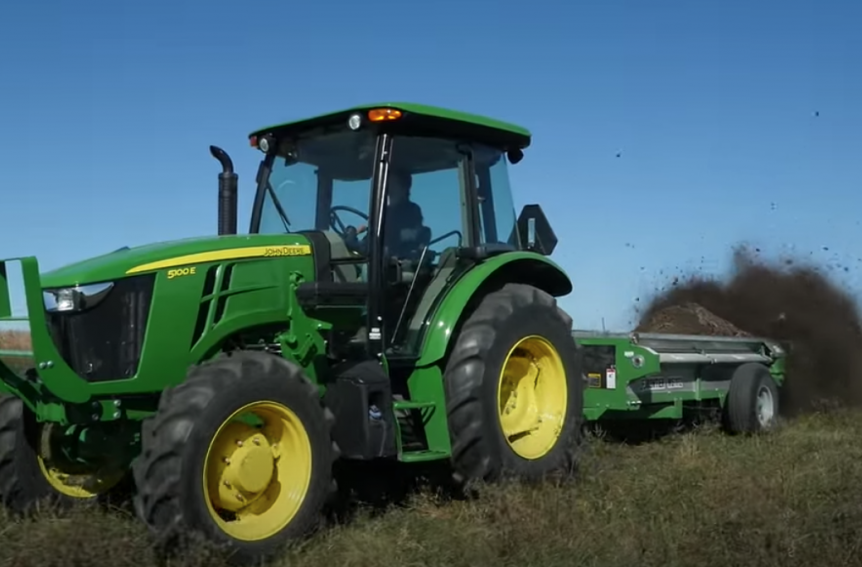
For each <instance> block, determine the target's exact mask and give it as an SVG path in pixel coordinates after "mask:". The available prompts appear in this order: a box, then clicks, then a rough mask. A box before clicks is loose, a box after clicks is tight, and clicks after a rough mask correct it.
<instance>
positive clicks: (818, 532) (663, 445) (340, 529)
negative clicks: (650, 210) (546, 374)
mask: <svg viewBox="0 0 862 567" xmlns="http://www.w3.org/2000/svg"><path fill="white" fill-rule="evenodd" d="M24 338H26V337H24ZM24 338H22V337H21V336H20V335H10V334H6V335H5V336H3V337H0V341H3V342H2V343H0V348H14V349H26V348H28V345H27V344H26V341H25V340H24ZM13 343H14V344H13ZM860 440H862V413H860V412H854V411H850V410H829V411H822V412H820V413H815V414H809V415H805V416H802V417H798V418H795V419H793V420H792V421H788V422H785V423H783V424H782V425H781V427H780V428H779V429H778V430H777V431H775V432H773V433H771V434H769V435H764V436H760V437H754V438H741V437H728V436H726V435H724V434H722V433H721V432H719V431H716V430H714V429H710V428H702V429H700V430H698V431H690V432H685V433H677V434H675V435H671V436H668V437H666V438H664V439H662V440H659V441H654V442H651V443H644V444H641V445H635V446H632V445H622V444H619V443H615V442H611V441H607V440H604V439H602V438H601V437H595V436H593V437H591V438H590V440H589V443H588V444H587V445H586V449H585V453H584V455H583V458H582V466H581V469H580V471H579V473H578V475H577V476H576V477H574V478H572V479H569V480H568V481H566V482H565V483H562V484H560V485H556V486H555V485H550V484H547V485H542V486H537V487H526V486H515V485H504V486H495V487H484V488H482V489H481V493H480V497H479V498H477V499H474V500H471V501H443V500H439V499H435V498H432V497H431V496H429V495H426V494H422V493H417V494H414V495H413V496H412V498H411V499H410V500H408V501H407V502H404V503H402V504H401V505H400V506H395V507H392V508H390V509H388V510H387V511H384V512H376V513H371V512H370V511H369V510H366V511H360V513H359V515H358V516H356V517H354V518H352V519H351V520H349V521H347V522H343V523H342V524H340V525H331V526H329V527H328V528H327V529H325V530H323V531H321V532H320V533H319V534H318V535H316V536H315V537H313V538H312V539H311V540H309V541H307V542H305V543H303V544H302V545H301V546H300V547H297V548H295V549H292V550H286V551H285V554H284V558H283V559H282V560H281V561H280V562H278V563H277V564H279V565H285V566H287V565H295V566H321V567H323V566H327V567H331V566H339V567H351V566H362V567H366V566H368V565H371V564H375V563H380V562H385V563H387V564H390V565H397V566H419V565H429V566H433V565H440V566H444V565H445V566H464V567H484V566H488V567H491V566H508V565H511V566H521V567H554V566H561V567H562V566H566V567H568V566H571V565H582V566H596V567H615V566H620V567H622V566H638V567H649V566H653V565H655V566H662V567H667V566H685V565H692V566H695V565H697V566H699V567H706V566H711V565H715V566H721V567H727V566H734V565H745V566H747V567H753V566H776V567H778V566H781V567H791V566H795V565H800V566H801V565H806V566H810V565H830V566H833V565H852V564H858V558H859V557H860V555H862V492H860V490H859V487H860V486H862V442H860ZM93 564H109V565H112V567H121V566H126V565H128V566H135V567H150V566H156V565H158V564H159V563H158V562H157V560H156V557H155V554H154V553H153V551H152V549H151V548H150V543H149V539H148V536H147V532H146V530H145V528H144V527H143V526H142V525H140V524H139V523H138V522H137V521H136V520H135V519H134V518H133V517H132V516H131V514H130V512H128V511H125V510H113V511H99V510H97V509H95V508H92V507H89V508H88V507H81V508H79V509H76V510H71V511H66V512H62V513H57V512H45V513H43V514H42V515H41V516H39V517H37V518H35V519H29V520H13V519H11V518H9V517H8V516H6V515H5V512H2V511H0V565H10V566H15V567H30V566H33V567H35V566H40V567H52V566H58V567H59V566H63V567H75V566H78V565H81V566H84V565H86V566H88V567H89V566H90V565H93ZM170 564H171V565H189V566H192V565H198V566H201V567H204V566H213V567H216V566H218V565H220V564H221V559H220V558H219V557H218V555H217V554H214V553H213V552H212V551H207V550H204V549H201V550H200V551H199V552H196V553H193V554H190V555H188V556H187V557H186V558H184V559H181V560H180V559H178V560H175V561H172V562H171V563H170Z"/></svg>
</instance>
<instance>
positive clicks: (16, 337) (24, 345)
mask: <svg viewBox="0 0 862 567" xmlns="http://www.w3.org/2000/svg"><path fill="white" fill-rule="evenodd" d="M0 350H30V333H27V332H23V331H0Z"/></svg>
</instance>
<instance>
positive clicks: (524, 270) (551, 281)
mask: <svg viewBox="0 0 862 567" xmlns="http://www.w3.org/2000/svg"><path fill="white" fill-rule="evenodd" d="M506 283H522V284H527V285H532V286H535V287H537V288H539V289H541V290H543V291H546V292H547V293H549V294H551V295H553V296H554V297H562V296H565V295H568V294H569V293H571V291H572V281H571V279H569V276H567V275H566V273H565V272H564V271H563V269H562V268H561V267H560V266H559V265H558V264H557V263H556V262H554V261H552V260H550V259H549V258H547V257H546V256H542V255H541V254H537V253H534V252H508V253H506V254H501V255H499V256H494V257H492V258H490V259H488V260H486V261H484V262H482V263H481V264H478V265H477V266H475V267H473V268H471V269H470V271H468V272H467V273H466V274H465V275H463V276H462V277H461V278H460V279H459V280H458V281H457V282H456V283H455V284H454V285H453V286H452V287H451V288H450V289H449V291H448V292H447V293H446V296H445V297H444V298H443V301H441V302H440V304H439V306H438V307H437V309H436V310H435V311H434V313H433V315H431V317H429V318H428V330H427V332H426V334H425V337H424V338H423V340H422V348H421V350H420V353H421V356H420V358H419V360H418V361H417V362H416V365H417V366H420V367H422V366H427V365H431V364H435V363H437V362H439V361H440V360H442V359H443V358H444V357H445V356H446V353H447V351H448V347H449V340H450V338H451V337H452V335H453V333H454V331H455V329H456V327H457V325H458V322H459V321H460V320H461V319H462V317H463V316H464V314H465V310H467V309H468V308H469V307H472V305H474V304H475V303H476V302H477V301H478V300H480V299H481V298H482V297H484V296H485V295H486V294H487V293H489V292H490V291H493V290H495V289H499V288H500V287H502V286H503V285H504V284H506Z"/></svg>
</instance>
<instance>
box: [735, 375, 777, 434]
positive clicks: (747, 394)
mask: <svg viewBox="0 0 862 567" xmlns="http://www.w3.org/2000/svg"><path fill="white" fill-rule="evenodd" d="M762 392H763V393H766V397H768V398H770V399H771V403H772V410H771V419H769V420H768V421H766V422H761V412H760V410H759V408H758V397H759V396H760V394H761V393H762ZM779 409H780V407H779V392H778V385H777V384H776V383H775V380H774V379H773V378H772V375H771V374H770V373H769V369H768V368H767V367H766V366H764V365H762V364H758V363H756V362H750V363H746V364H743V365H741V366H739V367H738V368H737V369H736V370H734V372H733V375H732V376H731V379H730V387H729V389H728V392H727V399H726V401H725V404H724V410H725V411H724V422H725V428H726V430H727V431H728V432H729V433H733V434H751V433H759V432H762V431H766V430H769V429H772V428H773V427H774V426H775V421H776V418H777V417H778V414H779ZM764 417H765V414H764Z"/></svg>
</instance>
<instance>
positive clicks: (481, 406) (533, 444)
mask: <svg viewBox="0 0 862 567" xmlns="http://www.w3.org/2000/svg"><path fill="white" fill-rule="evenodd" d="M582 352H583V351H582V349H581V347H580V346H579V345H578V344H577V343H576V342H575V340H574V338H573V337H572V319H571V317H569V316H568V315H567V314H566V313H565V312H564V311H563V310H562V309H560V308H559V307H558V306H557V302H556V300H555V299H554V297H553V296H551V295H549V294H548V293H545V292H544V291H542V290H540V289H537V288H535V287H532V286H528V285H524V284H507V285H505V286H504V287H503V288H502V289H500V290H499V291H495V292H493V293H490V294H488V295H487V296H485V297H484V298H483V299H482V301H481V303H480V304H479V305H478V307H477V308H476V309H475V311H474V312H473V313H472V314H471V315H470V316H469V318H468V319H467V320H466V321H465V323H464V325H463V327H462V328H461V331H460V333H459V334H458V336H457V337H456V341H455V344H454V347H453V349H452V352H451V354H450V357H449V361H448V364H447V367H446V371H445V374H444V382H445V388H446V399H447V412H448V419H449V429H450V436H451V440H452V461H453V465H454V468H455V473H456V479H458V480H460V481H461V482H469V481H471V480H484V481H493V480H496V479H498V478H500V477H502V476H513V477H516V478H519V479H522V480H538V479H542V478H544V477H546V476H547V475H550V474H555V473H569V472H571V471H572V469H573V467H574V465H575V461H576V456H577V449H578V447H579V445H580V442H581V439H582V432H581V426H582V422H583V393H584V386H585V383H584V380H583V371H582V358H583V356H582ZM518 397H520V398H521V400H520V402H519V401H518ZM525 400H526V402H527V403H526V404H524V403H523V402H524V401H525Z"/></svg>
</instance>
